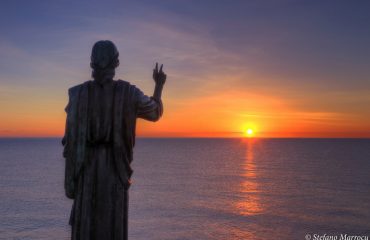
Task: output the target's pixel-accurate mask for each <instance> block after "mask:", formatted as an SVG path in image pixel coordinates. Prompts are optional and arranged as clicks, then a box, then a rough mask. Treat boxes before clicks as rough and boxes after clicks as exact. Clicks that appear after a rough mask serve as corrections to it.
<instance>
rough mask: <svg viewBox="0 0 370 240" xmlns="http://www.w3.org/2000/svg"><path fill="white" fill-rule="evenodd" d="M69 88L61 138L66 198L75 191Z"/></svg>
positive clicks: (72, 196)
mask: <svg viewBox="0 0 370 240" xmlns="http://www.w3.org/2000/svg"><path fill="white" fill-rule="evenodd" d="M72 95H73V94H72V91H71V89H70V90H69V91H68V97H69V99H68V104H67V106H66V108H65V112H66V125H65V133H64V137H63V140H62V144H63V147H64V150H63V157H64V158H65V175H64V189H65V194H66V196H67V197H68V198H70V199H73V198H74V193H75V182H74V161H73V156H72V153H71V147H72V142H71V140H72V139H71V138H72V137H73V136H71V124H72V123H73V121H72V120H73V119H72V114H71V105H72V104H71V98H72Z"/></svg>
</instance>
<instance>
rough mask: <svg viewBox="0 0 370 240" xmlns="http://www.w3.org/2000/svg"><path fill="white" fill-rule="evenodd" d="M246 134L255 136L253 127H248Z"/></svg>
mask: <svg viewBox="0 0 370 240" xmlns="http://www.w3.org/2000/svg"><path fill="white" fill-rule="evenodd" d="M245 135H246V136H247V137H251V136H253V129H250V128H248V129H247V130H246V131H245Z"/></svg>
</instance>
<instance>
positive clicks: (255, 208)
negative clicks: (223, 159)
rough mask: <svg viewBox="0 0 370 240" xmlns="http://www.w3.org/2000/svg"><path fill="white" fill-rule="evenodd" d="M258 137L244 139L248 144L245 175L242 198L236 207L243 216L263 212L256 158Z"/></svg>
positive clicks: (243, 166)
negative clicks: (255, 148)
mask: <svg viewBox="0 0 370 240" xmlns="http://www.w3.org/2000/svg"><path fill="white" fill-rule="evenodd" d="M255 141H257V140H256V139H244V140H243V143H245V144H246V156H245V159H244V162H243V164H242V168H243V173H242V176H243V177H244V179H243V182H242V183H241V185H240V196H241V199H240V200H239V201H237V202H236V204H235V207H236V209H237V211H238V213H239V214H241V215H243V216H251V215H256V214H260V213H262V212H263V208H262V205H261V199H260V195H259V193H260V190H259V184H258V182H257V179H258V175H257V174H258V172H257V169H256V164H255V159H254V147H255V146H254V145H255V143H256V142H255Z"/></svg>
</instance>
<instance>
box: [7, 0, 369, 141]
mask: <svg viewBox="0 0 370 240" xmlns="http://www.w3.org/2000/svg"><path fill="white" fill-rule="evenodd" d="M369 12H370V2H369V1H365V0H359V1H341V0H337V1H326V0H306V1H300V0H279V1H278V0H228V1H227V0H223V1H221V0H196V1H195V0H157V1H151V0H135V1H134V0H131V1H123V0H120V1H95V0H90V1H67V0H65V1H63V0H61V1H50V0H45V1H39V0H33V1H19V0H11V1H10V0H4V1H2V2H1V8H0V32H1V34H0V56H1V57H0V110H1V111H0V119H1V120H0V136H2V137H53V136H58V137H59V136H62V135H63V133H64V126H65V112H64V107H65V106H66V104H67V101H68V99H67V92H68V88H70V87H72V86H74V85H77V84H80V83H82V82H84V81H86V80H89V79H91V69H90V67H89V60H90V53H91V48H92V46H93V44H94V43H95V42H96V41H98V40H106V39H109V40H112V41H113V42H114V43H115V44H116V45H117V48H118V50H119V52H120V63H121V64H120V66H119V68H118V69H117V73H116V79H124V80H127V81H129V82H131V83H132V84H134V85H136V86H137V87H139V88H140V89H142V90H143V91H144V92H145V93H146V94H147V95H151V94H152V93H153V88H154V81H153V80H152V78H151V74H152V69H153V67H154V64H155V62H159V63H163V64H164V70H165V72H166V74H167V82H166V85H165V88H164V92H163V102H164V114H163V117H162V119H161V120H160V121H158V122H155V123H153V122H146V121H144V120H141V119H139V120H138V124H137V134H138V136H142V137H243V136H245V131H247V129H252V130H253V136H254V137H370V121H369V119H370V107H369V106H370V14H369Z"/></svg>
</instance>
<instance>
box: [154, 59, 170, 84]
mask: <svg viewBox="0 0 370 240" xmlns="http://www.w3.org/2000/svg"><path fill="white" fill-rule="evenodd" d="M162 69H163V64H162V65H161V67H160V69H159V70H158V63H156V64H155V68H154V69H153V79H154V82H155V83H156V84H160V85H164V83H165V82H166V78H167V75H166V74H165V73H164V72H163V70H162Z"/></svg>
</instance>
